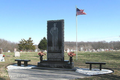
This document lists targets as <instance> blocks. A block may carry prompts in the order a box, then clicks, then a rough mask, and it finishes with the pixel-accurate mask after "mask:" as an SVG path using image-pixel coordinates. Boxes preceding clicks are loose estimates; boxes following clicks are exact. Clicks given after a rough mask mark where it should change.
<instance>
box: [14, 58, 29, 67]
mask: <svg viewBox="0 0 120 80" xmlns="http://www.w3.org/2000/svg"><path fill="white" fill-rule="evenodd" d="M15 61H17V65H18V66H21V62H22V61H23V62H24V66H28V62H29V61H31V60H23V59H15Z"/></svg>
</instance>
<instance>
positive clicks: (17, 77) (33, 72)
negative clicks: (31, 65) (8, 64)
mask: <svg viewBox="0 0 120 80" xmlns="http://www.w3.org/2000/svg"><path fill="white" fill-rule="evenodd" d="M8 73H9V76H10V79H11V80H70V79H75V78H84V77H88V76H86V75H83V74H80V73H77V72H75V71H61V70H41V69H8Z"/></svg>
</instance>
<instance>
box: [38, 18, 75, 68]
mask: <svg viewBox="0 0 120 80" xmlns="http://www.w3.org/2000/svg"><path fill="white" fill-rule="evenodd" d="M38 67H52V68H73V64H70V63H69V61H66V60H64V20H50V21H47V60H43V61H41V62H38Z"/></svg>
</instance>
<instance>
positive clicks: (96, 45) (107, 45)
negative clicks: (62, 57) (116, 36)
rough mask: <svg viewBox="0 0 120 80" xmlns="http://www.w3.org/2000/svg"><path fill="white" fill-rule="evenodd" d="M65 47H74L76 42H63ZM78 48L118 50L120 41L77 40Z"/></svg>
mask: <svg viewBox="0 0 120 80" xmlns="http://www.w3.org/2000/svg"><path fill="white" fill-rule="evenodd" d="M64 45H65V49H67V48H70V49H75V48H76V42H65V44H64ZM77 46H78V49H80V48H81V47H82V48H84V49H114V50H118V49H120V41H111V42H106V41H98V42H78V43H77Z"/></svg>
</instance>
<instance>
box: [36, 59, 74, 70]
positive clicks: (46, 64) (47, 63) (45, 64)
mask: <svg viewBox="0 0 120 80" xmlns="http://www.w3.org/2000/svg"><path fill="white" fill-rule="evenodd" d="M38 67H50V68H70V69H72V68H74V64H73V63H71V64H70V63H69V61H47V60H43V61H42V62H38Z"/></svg>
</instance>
